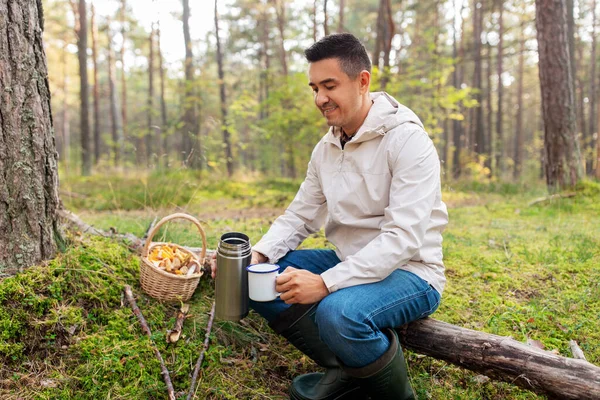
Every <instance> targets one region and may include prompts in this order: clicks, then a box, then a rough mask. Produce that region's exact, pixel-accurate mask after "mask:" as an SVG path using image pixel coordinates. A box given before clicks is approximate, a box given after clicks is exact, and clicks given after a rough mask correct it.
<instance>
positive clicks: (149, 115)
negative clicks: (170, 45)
mask: <svg viewBox="0 0 600 400" xmlns="http://www.w3.org/2000/svg"><path fill="white" fill-rule="evenodd" d="M148 46H149V48H150V49H149V53H148V100H147V107H148V110H147V115H146V118H147V121H148V132H147V133H146V163H147V165H152V156H153V150H152V142H153V141H154V126H153V124H152V113H153V112H154V24H152V27H151V28H150V36H149V37H148ZM159 143H160V142H159ZM157 154H158V153H157Z"/></svg>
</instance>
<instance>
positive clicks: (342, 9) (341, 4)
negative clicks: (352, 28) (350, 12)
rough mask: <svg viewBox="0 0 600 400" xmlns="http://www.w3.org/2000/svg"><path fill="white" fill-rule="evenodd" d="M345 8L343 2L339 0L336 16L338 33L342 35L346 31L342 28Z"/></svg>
mask: <svg viewBox="0 0 600 400" xmlns="http://www.w3.org/2000/svg"><path fill="white" fill-rule="evenodd" d="M345 7H346V2H345V0H340V11H339V16H338V29H337V30H338V32H339V33H342V32H344V31H345V30H346V29H345V28H344V8H345Z"/></svg>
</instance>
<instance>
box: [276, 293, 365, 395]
mask: <svg viewBox="0 0 600 400" xmlns="http://www.w3.org/2000/svg"><path fill="white" fill-rule="evenodd" d="M316 310H317V304H309V305H302V304H294V305H292V306H291V307H290V308H288V309H287V310H286V311H284V312H283V313H281V314H280V315H278V316H277V318H276V319H275V320H273V321H272V322H271V323H270V324H269V326H271V328H273V330H274V331H275V332H276V333H278V334H280V335H282V336H283V337H285V338H286V339H287V340H288V341H289V342H290V343H291V344H293V345H294V346H295V347H296V348H297V349H298V350H300V351H301V352H302V353H304V354H306V355H307V356H308V357H310V358H311V359H312V360H313V361H314V362H316V363H317V364H318V365H319V366H321V367H323V368H325V373H320V372H315V373H311V374H305V375H300V376H298V377H296V378H294V380H293V382H292V385H291V387H290V398H291V399H292V400H342V399H343V400H364V399H366V398H367V396H366V395H365V394H364V392H363V391H362V390H361V388H360V386H359V384H358V380H357V379H354V378H352V377H351V376H349V375H348V374H347V373H346V372H344V370H343V369H342V368H341V365H340V363H339V362H338V360H337V358H336V357H335V354H333V352H332V351H331V350H329V348H328V347H327V345H326V344H325V343H323V342H322V341H321V339H320V338H319V330H318V328H317V325H316V324H315V322H314V315H315V313H316Z"/></svg>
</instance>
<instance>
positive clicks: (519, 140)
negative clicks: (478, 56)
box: [513, 29, 525, 179]
mask: <svg viewBox="0 0 600 400" xmlns="http://www.w3.org/2000/svg"><path fill="white" fill-rule="evenodd" d="M519 41H520V42H521V43H520V46H519V67H518V72H517V117H516V118H515V123H516V129H515V155H514V161H515V165H514V169H513V177H514V178H515V179H518V178H519V177H520V176H521V169H522V167H523V166H522V164H523V142H524V140H523V74H524V71H525V36H524V34H523V30H522V29H521V33H520V38H519Z"/></svg>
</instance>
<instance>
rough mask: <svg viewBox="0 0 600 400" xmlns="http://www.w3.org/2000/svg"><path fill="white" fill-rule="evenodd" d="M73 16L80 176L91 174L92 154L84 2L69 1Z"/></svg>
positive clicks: (81, 0) (82, 0) (80, 0)
mask: <svg viewBox="0 0 600 400" xmlns="http://www.w3.org/2000/svg"><path fill="white" fill-rule="evenodd" d="M71 5H72V7H73V15H74V16H75V33H76V35H77V58H78V60H79V104H80V107H79V115H80V120H79V127H80V132H79V135H80V136H79V138H80V143H81V174H82V175H84V176H86V175H90V174H91V173H92V152H91V141H90V122H89V110H88V108H89V98H88V96H89V84H88V76H87V11H86V3H85V0H79V2H78V3H77V4H75V0H71Z"/></svg>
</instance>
